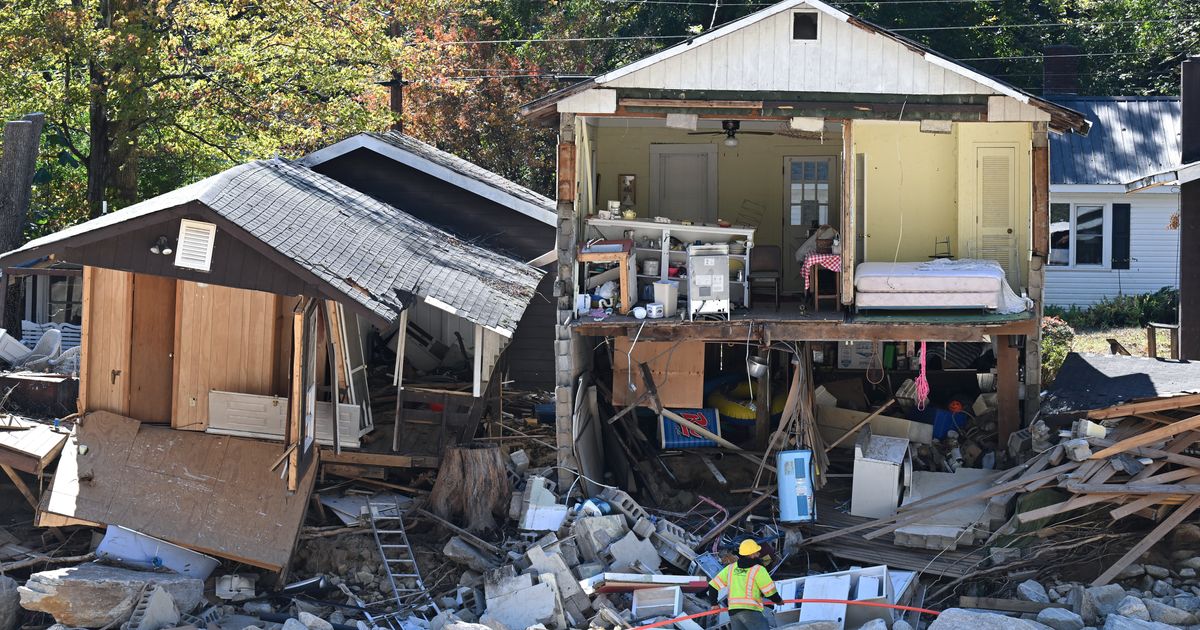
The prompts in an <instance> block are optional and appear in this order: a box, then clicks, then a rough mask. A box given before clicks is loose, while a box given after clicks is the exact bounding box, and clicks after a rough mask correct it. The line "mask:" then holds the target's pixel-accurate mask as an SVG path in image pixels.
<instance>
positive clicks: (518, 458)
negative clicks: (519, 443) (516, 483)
mask: <svg viewBox="0 0 1200 630" xmlns="http://www.w3.org/2000/svg"><path fill="white" fill-rule="evenodd" d="M508 460H509V461H510V462H512V465H513V469H514V470H516V471H517V474H518V475H523V474H525V471H526V470H529V454H528V453H526V452H525V451H524V449H519V450H515V451H513V452H512V453H510V454H509V456H508Z"/></svg>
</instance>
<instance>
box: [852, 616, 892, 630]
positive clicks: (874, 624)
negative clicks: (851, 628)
mask: <svg viewBox="0 0 1200 630" xmlns="http://www.w3.org/2000/svg"><path fill="white" fill-rule="evenodd" d="M858 630H888V625H887V622H886V621H884V620H882V619H872V620H870V621H868V622H867V623H864V624H863V625H862V627H860V628H859V629H858Z"/></svg>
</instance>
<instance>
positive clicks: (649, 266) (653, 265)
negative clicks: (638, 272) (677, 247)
mask: <svg viewBox="0 0 1200 630" xmlns="http://www.w3.org/2000/svg"><path fill="white" fill-rule="evenodd" d="M660 262H661V261H658V260H653V259H651V260H646V261H643V262H642V274H643V275H647V276H657V275H658V265H659V263H660Z"/></svg>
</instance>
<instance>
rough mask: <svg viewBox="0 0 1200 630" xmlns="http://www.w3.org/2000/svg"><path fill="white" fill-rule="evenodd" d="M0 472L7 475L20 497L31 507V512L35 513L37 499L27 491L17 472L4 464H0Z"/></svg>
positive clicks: (27, 488)
mask: <svg viewBox="0 0 1200 630" xmlns="http://www.w3.org/2000/svg"><path fill="white" fill-rule="evenodd" d="M0 470H3V471H4V474H6V475H8V478H9V480H11V481H12V482H13V485H14V486H16V487H17V490H19V491H20V492H21V496H23V497H25V500H26V501H28V502H29V505H30V506H32V507H33V511H34V512H36V511H37V509H38V500H37V497H35V496H33V492H32V491H31V490H30V489H29V486H27V485H25V482H24V481H23V480H22V479H21V477H20V475H18V474H17V471H15V470H13V469H12V467H11V466H8V465H6V464H0Z"/></svg>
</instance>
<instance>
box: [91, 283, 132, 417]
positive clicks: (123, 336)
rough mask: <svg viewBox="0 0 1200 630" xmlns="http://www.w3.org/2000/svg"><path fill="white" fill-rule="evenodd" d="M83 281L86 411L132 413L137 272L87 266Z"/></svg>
mask: <svg viewBox="0 0 1200 630" xmlns="http://www.w3.org/2000/svg"><path fill="white" fill-rule="evenodd" d="M83 283H84V308H83V332H82V338H83V339H85V340H86V343H85V344H84V346H83V361H82V362H81V369H80V389H81V392H80V398H81V399H82V400H83V403H84V405H85V406H84V407H83V409H82V411H112V412H114V413H120V414H124V413H128V411H129V339H130V330H131V328H132V326H133V317H132V309H131V308H130V305H131V304H132V301H133V300H132V298H133V274H131V273H127V272H124V271H113V270H111V269H100V268H98V267H85V268H84V270H83Z"/></svg>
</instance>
